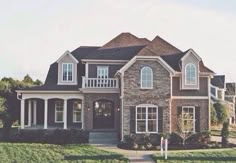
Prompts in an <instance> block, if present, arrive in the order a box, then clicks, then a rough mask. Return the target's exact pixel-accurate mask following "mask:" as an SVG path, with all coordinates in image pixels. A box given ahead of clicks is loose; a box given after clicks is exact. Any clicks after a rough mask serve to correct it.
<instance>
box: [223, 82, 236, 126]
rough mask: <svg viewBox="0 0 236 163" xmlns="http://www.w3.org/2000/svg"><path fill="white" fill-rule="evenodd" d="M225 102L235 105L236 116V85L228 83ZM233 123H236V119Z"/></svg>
mask: <svg viewBox="0 0 236 163" xmlns="http://www.w3.org/2000/svg"><path fill="white" fill-rule="evenodd" d="M225 100H227V101H230V102H232V103H233V104H234V106H235V108H234V110H235V114H236V83H226V91H225ZM233 122H234V123H236V122H235V118H234V119H233Z"/></svg>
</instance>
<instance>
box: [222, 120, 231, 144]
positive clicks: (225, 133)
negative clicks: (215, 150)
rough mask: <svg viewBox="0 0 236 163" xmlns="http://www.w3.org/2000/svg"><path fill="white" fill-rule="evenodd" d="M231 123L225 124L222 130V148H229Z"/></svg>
mask: <svg viewBox="0 0 236 163" xmlns="http://www.w3.org/2000/svg"><path fill="white" fill-rule="evenodd" d="M228 139H229V123H228V122H225V123H224V124H223V128H222V130H221V144H222V147H227V146H228V144H229V140H228Z"/></svg>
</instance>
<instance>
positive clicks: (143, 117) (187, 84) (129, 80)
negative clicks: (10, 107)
mask: <svg viewBox="0 0 236 163" xmlns="http://www.w3.org/2000/svg"><path fill="white" fill-rule="evenodd" d="M213 74H214V73H213V72H212V71H211V70H210V69H208V68H207V67H206V66H205V65H204V64H203V61H202V59H201V57H200V56H199V55H198V54H197V53H196V52H195V51H194V50H192V49H189V50H186V51H181V50H179V49H177V48H176V47H174V46H173V45H171V44H169V43H168V42H166V41H165V40H163V39H162V38H160V37H158V36H157V37H155V38H154V39H153V40H152V41H149V40H148V39H146V38H138V37H136V36H134V35H132V34H130V33H122V34H120V35H118V36H117V37H115V38H114V39H112V40H111V41H109V42H108V43H106V44H105V45H103V46H101V47H94V46H81V47H79V48H77V49H75V50H74V51H72V52H69V51H66V52H65V53H64V54H63V55H62V56H61V57H59V58H58V59H57V60H56V61H55V62H54V63H52V64H51V66H50V68H49V71H48V74H47V78H46V81H45V83H44V85H42V86H38V87H33V88H28V89H23V90H18V91H17V93H18V98H19V99H20V100H21V114H20V116H21V119H20V126H21V128H22V129H24V128H44V129H50V128H63V129H68V128H82V129H85V130H89V131H107V130H112V131H115V132H117V133H118V134H119V136H120V138H121V139H122V138H123V137H124V135H128V134H131V133H134V134H141V133H147V132H149V133H153V134H155V133H170V132H174V131H175V130H176V128H177V117H178V116H179V115H183V114H186V113H188V114H190V115H192V116H191V119H186V120H188V121H192V122H193V127H192V130H193V132H200V131H206V130H209V129H210V110H209V108H210V107H209V104H210V100H211V99H210V98H211V97H210V80H211V77H212V76H213Z"/></svg>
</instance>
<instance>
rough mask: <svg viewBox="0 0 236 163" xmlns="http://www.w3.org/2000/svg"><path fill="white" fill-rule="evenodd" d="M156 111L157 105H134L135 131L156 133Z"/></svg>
mask: <svg viewBox="0 0 236 163" xmlns="http://www.w3.org/2000/svg"><path fill="white" fill-rule="evenodd" d="M157 132H158V111H157V106H148V105H147V106H145V105H141V106H137V107H136V133H157Z"/></svg>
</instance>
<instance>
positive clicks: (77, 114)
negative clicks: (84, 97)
mask: <svg viewBox="0 0 236 163" xmlns="http://www.w3.org/2000/svg"><path fill="white" fill-rule="evenodd" d="M81 110H82V105H81V102H79V101H74V103H73V122H81Z"/></svg>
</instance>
